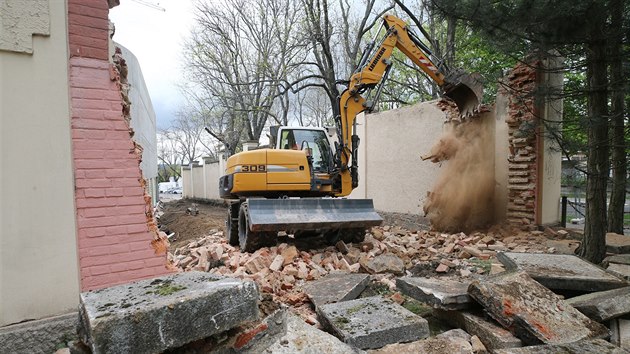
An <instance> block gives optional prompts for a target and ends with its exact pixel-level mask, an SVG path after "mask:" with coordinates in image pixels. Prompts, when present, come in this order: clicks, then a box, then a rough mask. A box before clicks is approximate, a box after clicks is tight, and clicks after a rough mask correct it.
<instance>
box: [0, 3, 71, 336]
mask: <svg viewBox="0 0 630 354" xmlns="http://www.w3.org/2000/svg"><path fill="white" fill-rule="evenodd" d="M44 2H45V3H46V6H48V3H50V7H49V8H48V9H47V10H48V12H49V16H50V17H49V19H45V20H44V19H43V18H39V19H38V21H39V23H42V22H47V23H48V22H49V23H50V35H49V36H34V37H32V39H31V34H32V33H33V32H31V33H28V41H27V42H28V45H27V47H29V48H30V50H22V51H21V53H17V52H14V51H6V50H3V49H1V48H0V166H1V167H0V326H3V325H7V324H11V323H15V322H19V321H24V320H27V319H35V318H42V317H47V316H51V315H56V314H61V313H66V312H69V311H76V306H77V304H78V294H79V276H78V273H79V271H78V259H77V241H76V237H77V236H76V226H75V214H74V198H73V195H74V186H73V171H72V154H71V136H70V113H69V106H68V103H69V98H68V45H67V40H68V36H67V29H66V6H65V1H50V2H49V1H44ZM16 3H19V4H21V5H24V4H26V2H24V1H19V0H18V1H9V2H2V4H3V6H6V5H7V4H14V5H15V4H16ZM31 3H32V4H31ZM36 3H41V2H35V1H32V2H30V1H29V2H28V4H31V5H35V4H36ZM3 11H4V7H3V8H2V10H0V14H2V16H4V15H6V12H5V13H3ZM40 14H41V13H40ZM3 21H4V18H3ZM27 22H28V21H27ZM4 24H5V25H6V22H5V23H4ZM22 28H23V27H22ZM0 32H1V31H0ZM5 34H6V33H5ZM25 35H26V32H25ZM31 40H32V45H31ZM2 47H3V48H5V49H6V47H4V46H2ZM10 49H15V48H10ZM23 49H24V48H23ZM27 49H28V48H27ZM28 52H32V54H26V53H28Z"/></svg>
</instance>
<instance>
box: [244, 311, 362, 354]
mask: <svg viewBox="0 0 630 354" xmlns="http://www.w3.org/2000/svg"><path fill="white" fill-rule="evenodd" d="M251 353H252V354H253V353H256V354H257V353H273V354H294V353H295V354H320V353H339V354H355V353H356V351H355V350H354V348H352V347H351V346H349V345H347V344H346V343H343V342H342V341H340V340H339V339H338V338H337V337H335V336H333V335H330V334H328V333H326V332H324V331H321V330H319V329H317V328H315V327H313V326H310V325H308V324H307V323H306V322H304V321H303V320H302V319H301V318H299V317H298V316H296V315H293V314H288V315H287V332H286V334H285V335H284V336H282V337H281V338H280V339H279V340H277V341H276V342H274V343H273V344H272V345H271V346H270V347H269V348H267V349H266V350H265V351H251Z"/></svg>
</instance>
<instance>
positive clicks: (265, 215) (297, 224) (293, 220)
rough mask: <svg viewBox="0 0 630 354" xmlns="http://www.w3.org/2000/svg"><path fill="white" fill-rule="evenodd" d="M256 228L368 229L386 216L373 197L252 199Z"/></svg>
mask: <svg viewBox="0 0 630 354" xmlns="http://www.w3.org/2000/svg"><path fill="white" fill-rule="evenodd" d="M247 203H248V213H249V218H250V219H249V222H250V228H251V230H252V231H287V232H294V231H297V230H318V229H347V228H360V227H361V228H368V227H371V226H377V225H380V224H381V223H382V222H383V219H382V218H381V216H380V215H378V213H377V212H376V211H375V210H374V204H373V203H372V200H371V199H333V198H323V199H320V198H312V199H311V198H303V199H248V200H247Z"/></svg>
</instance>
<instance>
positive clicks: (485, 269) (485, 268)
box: [468, 259, 492, 274]
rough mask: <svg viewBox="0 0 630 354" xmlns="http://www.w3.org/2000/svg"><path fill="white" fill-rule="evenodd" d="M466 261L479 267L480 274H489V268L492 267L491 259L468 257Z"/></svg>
mask: <svg viewBox="0 0 630 354" xmlns="http://www.w3.org/2000/svg"><path fill="white" fill-rule="evenodd" d="M468 263H471V264H473V265H474V266H475V267H477V268H479V269H481V271H482V274H490V269H491V268H492V261H491V260H483V259H469V260H468Z"/></svg>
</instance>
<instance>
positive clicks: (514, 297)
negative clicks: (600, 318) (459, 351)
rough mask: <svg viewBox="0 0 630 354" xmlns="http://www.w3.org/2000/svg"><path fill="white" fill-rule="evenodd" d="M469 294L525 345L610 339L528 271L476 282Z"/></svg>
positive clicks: (602, 330) (598, 325) (500, 275)
mask: <svg viewBox="0 0 630 354" xmlns="http://www.w3.org/2000/svg"><path fill="white" fill-rule="evenodd" d="M468 293H469V294H470V296H471V297H473V298H474V299H475V300H477V301H478V302H479V303H480V304H481V305H482V306H483V307H484V308H485V310H486V311H487V312H488V314H489V315H490V316H491V317H492V318H494V319H495V320H496V321H497V322H499V323H500V324H501V325H502V326H503V327H505V328H507V329H509V330H510V331H512V332H513V333H514V334H515V335H516V336H517V337H519V338H520V339H521V340H522V341H523V342H524V343H525V344H539V343H544V344H558V343H570V342H575V341H578V340H582V339H587V338H608V336H609V332H608V329H607V328H606V327H605V326H604V325H602V324H600V323H597V322H595V321H593V320H591V319H589V318H588V317H586V316H584V315H583V314H582V313H581V312H579V311H578V310H576V309H575V308H573V307H572V306H571V305H569V304H568V303H567V302H566V301H564V300H563V299H562V298H561V297H559V296H558V295H556V294H554V293H553V292H552V291H551V290H549V289H547V288H545V287H544V286H542V285H541V284H540V283H538V282H536V281H534V280H533V279H532V278H530V277H529V276H528V275H527V273H525V272H504V273H500V274H497V275H494V276H490V277H487V278H486V279H484V280H481V281H480V280H475V281H473V282H472V283H471V284H470V287H469V289H468Z"/></svg>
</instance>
